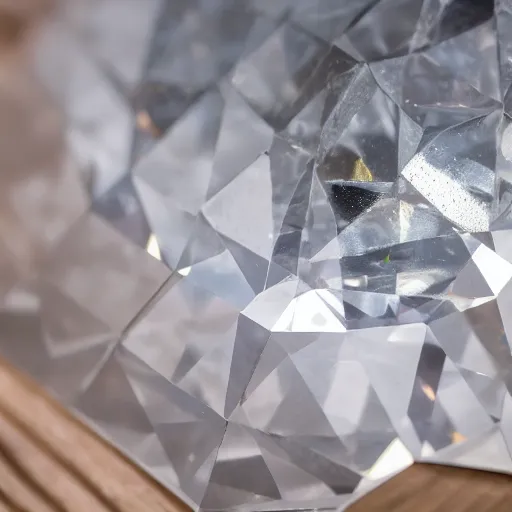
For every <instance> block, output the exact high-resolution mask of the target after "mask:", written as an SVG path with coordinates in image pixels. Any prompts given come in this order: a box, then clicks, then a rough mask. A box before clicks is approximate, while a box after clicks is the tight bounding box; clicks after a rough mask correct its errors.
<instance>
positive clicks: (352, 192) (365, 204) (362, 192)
mask: <svg viewBox="0 0 512 512" xmlns="http://www.w3.org/2000/svg"><path fill="white" fill-rule="evenodd" d="M328 192H329V200H330V202H331V205H332V207H333V210H334V214H335V215H336V218H340V219H342V220H344V221H346V222H347V223H349V222H352V221H353V220H354V219H355V218H356V217H358V216H359V215H361V213H363V212H364V211H365V210H367V209H368V208H370V207H371V206H372V205H373V204H375V203H376V202H377V201H378V200H379V198H380V197H382V194H380V193H379V192H375V191H373V190H368V189H366V188H361V187H358V186H353V185H341V184H332V185H330V190H329V191H328Z"/></svg>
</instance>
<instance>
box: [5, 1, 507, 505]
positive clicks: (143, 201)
mask: <svg viewBox="0 0 512 512" xmlns="http://www.w3.org/2000/svg"><path fill="white" fill-rule="evenodd" d="M66 6H67V9H66V10H65V11H63V12H62V13H61V14H60V15H59V17H58V18H56V19H55V20H53V23H52V26H51V27H49V29H48V32H47V33H46V34H45V35H44V39H43V40H42V41H41V43H40V45H39V47H38V55H37V65H38V70H39V73H40V76H41V77H42V79H43V80H44V81H45V83H46V85H47V87H48V88H49V91H50V92H51V93H52V94H53V98H54V100H55V102H56V103H57V104H58V105H59V106H60V109H61V111H62V112H63V114H64V116H65V118H66V120H67V132H66V133H67V141H68V143H69V148H70V151H69V153H70V156H69V160H70V162H71V164H72V166H73V165H74V167H69V168H72V169H75V171H69V172H70V173H71V174H72V173H73V172H76V174H75V178H76V177H77V176H79V177H80V180H81V181H80V187H79V188H76V189H73V192H72V194H75V195H74V196H73V195H72V194H71V192H69V191H70V190H71V188H72V187H71V188H70V187H67V188H66V187H64V188H62V187H61V188H60V189H58V190H56V191H54V194H55V195H59V194H71V196H70V197H75V198H77V199H76V201H77V202H80V201H83V202H84V204H85V205H86V206H85V207H84V211H83V213H82V214H81V215H76V216H75V217H74V218H73V219H72V220H73V222H68V224H67V227H66V229H64V230H61V231H62V232H59V233H60V234H59V236H55V239H54V241H53V242H52V248H51V250H50V251H49V255H48V257H47V258H46V259H45V261H44V264H42V265H41V266H40V267H38V268H39V272H38V274H37V276H36V277H31V278H30V279H26V280H21V281H20V282H19V283H18V284H15V285H14V286H12V287H10V288H9V290H8V291H6V292H5V294H4V296H3V297H4V298H3V299H2V300H3V304H4V305H3V306H2V315H3V318H6V319H7V320H8V322H9V326H10V328H9V330H8V332H7V333H4V332H2V335H1V336H0V351H1V353H3V354H4V355H6V356H7V357H9V358H10V360H11V361H13V362H14V363H16V364H17V365H19V366H21V367H22V368H24V369H25V370H26V371H28V372H29V373H31V374H32V375H33V376H34V377H36V378H37V379H39V381H40V382H41V383H42V384H43V385H45V386H46V387H47V388H48V389H49V390H50V391H51V392H52V393H54V394H55V395H56V396H57V397H58V398H59V399H60V400H62V401H63V402H64V403H65V404H66V405H67V406H68V407H69V408H70V409H72V410H74V411H76V412H77V414H78V415H79V416H80V417H82V418H84V419H85V421H87V422H88V423H89V424H91V425H92V426H93V427H94V428H95V429H96V430H97V431H99V432H100V433H101V434H102V435H104V436H105V437H106V438H108V439H109V440H111V441H112V442H113V443H114V444H115V445H116V446H118V447H119V448H120V449H121V450H123V451H124V452H125V453H127V454H128V455H129V456H130V457H131V458H132V459H133V460H134V461H136V462H137V463H138V464H140V465H141V466H142V467H143V468H145V469H146V470H147V471H148V472H149V473H150V474H151V475H153V476H154V477H156V478H157V479H158V480H160V481H161V482H162V483H163V484H164V485H166V486H168V487H169V488H170V489H172V490H173V491H174V492H176V493H177V494H178V495H179V496H181V497H182V498H183V499H184V500H186V501H187V503H189V504H190V505H192V506H193V507H194V508H196V509H201V510H219V511H226V510H236V511H256V510H270V511H277V510H299V509H300V510H309V509H315V510H317V509H318V510H334V509H336V508H337V507H345V506H346V505H347V504H348V503H349V502H350V501H351V500H353V499H356V498H357V497H358V496H360V495H362V494H364V493H365V492H367V491H368V490H369V489H371V488H372V487H373V486H374V485H376V484H377V483H378V482H380V481H382V479H384V478H387V477H389V476H391V475H392V474H394V473H395V472H397V471H399V470H401V469H403V468H405V467H407V466H408V465H409V464H411V463H412V462H413V461H414V460H417V461H421V460H423V461H436V462H441V463H447V464H456V465H464V466H471V467H480V468H488V469H492V470H497V471H504V472H512V458H511V455H510V453H511V450H512V396H511V394H510V393H511V391H512V353H511V346H512V342H511V340H512V213H511V207H512V118H511V116H512V92H511V91H512V0H496V1H495V2H493V1H488V0H480V1H474V0H380V1H379V0H194V1H192V0H169V1H164V0H96V1H88V2H85V1H84V2H80V1H74V2H68V3H67V5H66ZM69 179H71V178H69ZM36 188H37V187H36ZM34 190H35V189H34ZM27 197H28V196H27ZM30 197H32V198H34V197H37V190H35V191H33V194H32V195H31V196H30ZM78 197H80V198H81V199H78ZM30 211H32V212H33V210H30ZM32 214H33V213H32ZM7 320H6V321H7ZM13 340H16V343H14V342H13Z"/></svg>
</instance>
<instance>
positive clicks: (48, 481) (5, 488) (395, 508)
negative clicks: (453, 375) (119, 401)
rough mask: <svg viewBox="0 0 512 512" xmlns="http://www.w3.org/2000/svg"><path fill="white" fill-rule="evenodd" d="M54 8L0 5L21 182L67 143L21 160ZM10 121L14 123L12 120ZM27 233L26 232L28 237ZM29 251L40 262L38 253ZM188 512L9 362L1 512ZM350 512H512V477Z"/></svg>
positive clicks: (434, 485) (2, 90) (442, 470)
mask: <svg viewBox="0 0 512 512" xmlns="http://www.w3.org/2000/svg"><path fill="white" fill-rule="evenodd" d="M141 1H143V0H141ZM51 3H52V0H0V145H1V146H2V147H3V148H4V149H5V148H11V150H12V151H13V152H12V155H5V154H3V155H2V158H3V162H4V163H5V160H6V159H7V160H8V161H9V171H10V172H12V173H20V172H25V171H27V169H29V168H30V166H31V165H32V163H33V162H34V161H37V162H38V164H40V162H41V161H46V160H45V159H46V158H49V159H50V161H51V158H52V157H51V153H52V152H53V153H55V152H56V147H57V146H58V145H59V144H60V143H61V142H59V137H57V136H56V137H54V139H55V141H54V142H52V140H53V139H52V134H54V135H55V134H56V133H57V131H58V121H57V120H56V119H55V118H54V117H52V116H51V115H49V116H48V117H46V118H45V119H47V120H48V121H47V122H46V123H45V136H44V141H43V143H42V144H40V145H39V146H38V148H36V149H37V151H35V152H34V153H33V154H29V155H25V154H23V152H16V151H15V150H16V148H17V146H16V140H18V139H17V138H18V137H20V134H22V136H24V137H26V136H30V133H31V130H33V127H32V123H31V119H33V117H31V116H32V110H31V109H33V108H40V105H39V100H38V98H39V96H38V94H39V93H38V92H37V91H35V90H34V89H32V88H31V85H30V84H29V83H28V81H27V80H25V79H24V78H23V73H22V72H21V75H20V74H19V73H20V70H22V68H23V66H22V65H21V67H20V62H21V57H22V54H23V47H24V42H25V41H26V39H27V37H28V35H27V34H30V30H31V29H32V28H33V27H35V26H37V23H38V20H39V18H40V17H41V16H42V15H44V13H45V12H46V11H47V10H48V9H49V8H50V7H51ZM13 98H14V99H15V100H16V101H14V102H13ZM5 112H10V113H11V115H10V116H9V115H7V116H6V115H4V114H5ZM52 123H53V124H52ZM39 135H40V134H39ZM1 172H6V169H2V171H1ZM0 199H1V191H0ZM1 216H2V206H1V204H0V217H1ZM23 229H24V226H22V225H20V226H19V231H20V233H22V232H23ZM42 245H43V246H44V244H42ZM43 249H44V247H43V248H42V249H41V250H43ZM0 250H1V247H0ZM38 250H39V249H38ZM27 251H28V252H27V254H32V253H30V251H33V247H28V249H27ZM1 256H3V255H2V254H0V257H1ZM21 261H22V263H23V264H21V263H20V261H19V260H17V261H16V262H15V263H16V264H15V265H14V267H12V269H14V272H12V275H11V270H12V269H11V268H10V267H7V270H8V272H9V275H4V274H5V272H3V267H2V268H0V277H1V278H2V279H1V281H2V283H4V282H7V283H8V282H9V281H12V280H13V279H19V278H23V277H24V276H25V277H26V275H29V274H30V273H31V272H33V271H34V269H35V268H36V266H37V258H31V257H27V258H25V259H23V258H22V259H21ZM9 263H10V262H9ZM0 267H1V265H0ZM4 278H6V279H7V281H5V279H4ZM0 284H1V283H0ZM1 291H2V290H1V286H0V293H1ZM0 328H1V327H0ZM183 510H187V509H186V507H185V506H184V505H183V504H181V503H180V502H179V500H177V499H176V498H175V497H173V496H172V495H171V494H170V493H169V492H167V491H166V490H165V489H163V488H161V487H160V486H159V485H158V484H156V483H155V482H153V481H152V480H151V479H150V478H149V477H147V476H146V475H145V474H144V473H143V472H141V471H140V470H138V469H137V468H136V467H134V466H133V465H132V464H131V463H130V462H129V461H128V460H126V459H125V458H124V457H123V456H122V455H120V454H119V453H117V452H116V451H115V450H114V449H113V448H111V447H110V446H109V445H107V444H106V443H105V442H103V441H102V440H101V439H99V438H98V437H97V436H96V435H94V434H93V433H92V432H90V431H89V430H88V429H86V428H85V427H83V426H82V425H81V424H79V423H78V422H77V421H76V420H75V419H74V418H72V417H71V416H70V415H69V414H68V413H67V412H66V411H65V410H63V409H62V408H61V407H59V406H58V405H57V404H55V403H54V402H53V401H52V400H51V399H49V398H48V397H46V396H45V394H44V393H43V392H41V390H39V389H38V388H37V387H36V386H34V385H33V384H32V383H30V382H29V381H28V380H27V379H25V378H24V377H22V376H21V375H20V374H19V373H18V372H16V371H14V370H13V369H12V368H10V367H9V365H7V364H6V363H4V362H1V361H0V512H4V511H15V512H176V511H183ZM350 510H351V512H380V511H382V512H408V511H413V510H415V511H417V512H435V511H439V512H444V511H446V512H472V511H474V512H486V511H488V512H502V511H503V512H508V511H510V510H512V478H511V477H507V476H504V475H495V474H490V473H484V472H478V471H469V470H460V469H453V468H446V467H437V466H426V465H416V466H413V467H412V468H410V469H409V470H407V471H405V472H404V473H402V474H400V475H398V476H397V477H395V478H394V479H392V480H391V481H389V482H388V483H386V484H385V485H383V486H382V487H380V488H379V489H377V490H376V491H374V492H372V493H371V494H369V495H368V496H366V497H365V498H364V499H362V500H361V501H359V502H358V503H356V504H355V505H353V506H352V507H351V508H350Z"/></svg>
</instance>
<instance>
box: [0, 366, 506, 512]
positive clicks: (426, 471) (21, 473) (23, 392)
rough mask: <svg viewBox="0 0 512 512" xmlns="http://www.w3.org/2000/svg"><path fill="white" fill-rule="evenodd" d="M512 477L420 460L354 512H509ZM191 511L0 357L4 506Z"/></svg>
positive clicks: (29, 510)
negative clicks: (437, 464) (421, 462)
mask: <svg viewBox="0 0 512 512" xmlns="http://www.w3.org/2000/svg"><path fill="white" fill-rule="evenodd" d="M511 509H512V477H508V476H505V475H496V474H491V473H485V472H479V471H471V470H463V469H454V468H448V467H441V466H430V465H415V466H413V467H411V468H409V469H408V470H406V471H405V472H403V473H401V474H399V475H398V476H396V477H395V478H393V479H392V480H390V481H389V482H387V483H385V484H384V485H383V486H381V487H380V488H378V489H377V490H375V491H373V492H372V493H370V494H368V495H367V496H366V497H364V498H363V499H362V500H360V501H359V502H357V503H356V504H354V505H352V507H351V508H350V512H373V511H375V512H381V511H382V512H384V511H386V512H394V511H396V512H408V511H418V512H435V511H440V512H444V511H446V512H466V511H475V512H486V511H489V512H501V511H503V512H508V511H510V510H511ZM186 510H188V509H187V507H186V506H184V505H183V504H182V503H180V501H179V500H178V499H177V498H175V497H174V496H173V495H172V494H171V493H170V492H168V491H167V490H165V489H163V488H162V487H161V486H160V485H159V484H157V483H156V482H154V481H153V480H151V478H149V477H148V476H147V475H145V474H144V473H143V472H142V471H140V470H139V469H138V468H136V467H135V466H134V465H133V464H132V463H131V462H130V461H129V460H127V459H126V458H125V457H123V456H122V455H121V454H120V453H118V452H117V451H116V450H115V449H114V448H112V447H111V446H109V445H108V444H107V443H106V442H104V441H103V440H101V439H100V438H99V437H98V436H96V435H95V434H94V433H93V432H91V431H90V430H89V429H88V428H86V427H85V426H83V425H82V424H81V423H79V422H78V421H77V420H76V419H74V418H73V417H72V416H71V415H70V414H69V413H68V412H67V411H65V410H64V409H63V408H62V407H60V406H59V405H58V404H57V403H55V402H54V401H53V400H52V399H51V398H49V397H48V396H46V395H45V393H44V392H42V391H41V390H40V389H39V388H38V387H37V386H35V385H34V384H32V383H31V382H30V381H29V380H28V379H26V378H25V377H24V376H22V375H20V374H19V373H18V372H17V371H15V370H13V369H12V368H11V367H10V366H9V365H7V364H6V363H3V362H1V361H0V512H4V511H16V512H64V511H66V512H96V511H97V512H179V511H186Z"/></svg>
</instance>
